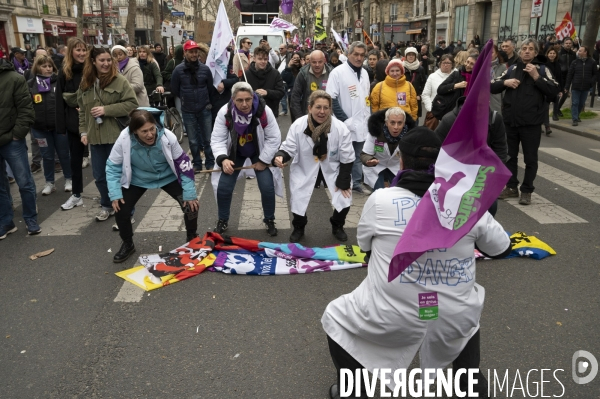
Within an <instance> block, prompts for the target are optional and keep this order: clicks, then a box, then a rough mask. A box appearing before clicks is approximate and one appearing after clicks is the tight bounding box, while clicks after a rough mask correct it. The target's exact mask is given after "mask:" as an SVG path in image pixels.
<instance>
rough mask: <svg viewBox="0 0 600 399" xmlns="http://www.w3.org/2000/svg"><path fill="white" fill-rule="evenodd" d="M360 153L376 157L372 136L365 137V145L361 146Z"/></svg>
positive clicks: (373, 137)
mask: <svg viewBox="0 0 600 399" xmlns="http://www.w3.org/2000/svg"><path fill="white" fill-rule="evenodd" d="M362 152H364V153H365V154H369V155H373V156H374V157H376V155H375V136H373V135H372V134H369V135H368V136H367V139H366V140H365V144H364V145H363V149H362Z"/></svg>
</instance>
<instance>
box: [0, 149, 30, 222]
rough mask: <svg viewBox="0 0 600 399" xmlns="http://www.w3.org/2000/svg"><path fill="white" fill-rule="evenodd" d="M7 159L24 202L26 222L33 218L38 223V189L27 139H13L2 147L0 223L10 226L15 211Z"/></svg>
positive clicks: (0, 152)
mask: <svg viewBox="0 0 600 399" xmlns="http://www.w3.org/2000/svg"><path fill="white" fill-rule="evenodd" d="M4 161H6V162H7V163H8V165H9V166H10V168H11V169H12V172H13V174H14V177H15V180H16V181H17V185H18V186H19V193H21V200H22V202H23V219H24V220H25V222H27V221H29V220H33V221H34V222H36V223H37V208H36V189H35V182H34V181H33V175H32V174H31V169H30V168H29V160H28V158H27V144H25V139H22V140H11V141H10V143H8V144H6V145H3V146H2V147H0V176H2V182H0V225H1V226H8V225H10V224H11V223H12V220H13V217H14V212H13V207H12V199H11V196H10V187H9V185H8V180H7V179H6V178H5V176H6V166H5V165H6V164H5V163H4Z"/></svg>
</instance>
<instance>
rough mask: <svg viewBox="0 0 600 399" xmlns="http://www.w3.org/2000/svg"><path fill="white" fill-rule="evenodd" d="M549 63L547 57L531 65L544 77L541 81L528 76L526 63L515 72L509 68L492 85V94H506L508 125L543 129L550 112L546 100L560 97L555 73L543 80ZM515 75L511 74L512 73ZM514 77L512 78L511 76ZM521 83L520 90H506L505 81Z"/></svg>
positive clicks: (541, 77) (505, 109)
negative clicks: (545, 65) (511, 80)
mask: <svg viewBox="0 0 600 399" xmlns="http://www.w3.org/2000/svg"><path fill="white" fill-rule="evenodd" d="M545 62H546V57H543V56H538V57H536V58H535V59H534V60H533V61H532V62H531V63H532V64H534V65H535V66H536V67H537V68H538V73H539V74H540V77H539V78H538V80H535V81H534V80H533V78H532V77H531V76H530V75H529V74H528V73H527V72H524V71H523V69H524V68H525V64H524V63H523V62H522V61H519V62H517V63H516V64H515V65H516V66H515V67H514V68H509V69H507V70H506V72H504V73H503V74H502V75H501V76H500V77H498V78H496V79H494V81H493V82H492V87H491V91H492V94H498V93H502V92H503V91H505V90H506V92H505V94H504V99H503V100H502V118H503V119H504V123H505V124H506V125H508V126H511V127H518V126H535V125H537V126H541V125H543V124H544V120H545V115H544V113H545V112H547V108H546V105H545V102H546V97H548V98H556V96H557V95H558V91H559V88H558V83H557V82H556V81H555V80H554V78H553V77H550V76H551V75H552V73H551V72H550V73H548V72H549V71H548V70H546V75H545V76H542V71H541V69H540V65H541V64H543V63H545ZM509 70H510V71H511V72H510V74H508V73H507V72H508V71H509ZM509 75H510V76H509ZM512 78H515V79H518V80H519V81H520V82H521V83H520V84H519V86H518V87H517V88H516V89H509V88H507V87H506V86H504V81H505V80H507V79H512Z"/></svg>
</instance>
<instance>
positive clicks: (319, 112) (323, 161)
mask: <svg viewBox="0 0 600 399" xmlns="http://www.w3.org/2000/svg"><path fill="white" fill-rule="evenodd" d="M331 113H332V100H331V96H330V95H329V94H327V93H326V92H325V91H323V90H316V91H314V92H313V93H312V94H311V95H310V97H309V99H308V115H305V116H302V117H300V118H298V119H297V120H296V121H295V122H294V123H293V124H292V126H291V127H290V130H289V132H288V134H287V137H286V140H285V141H284V142H283V143H282V144H281V148H280V149H279V151H278V152H277V154H275V159H274V160H273V165H275V166H278V167H280V168H283V167H284V164H285V163H286V162H288V161H289V160H290V159H292V158H294V160H293V161H292V166H291V167H290V193H291V202H292V214H293V215H294V220H293V221H292V225H293V226H294V230H293V231H292V235H291V236H290V241H291V242H299V241H300V239H301V238H302V237H303V236H304V227H305V226H306V224H307V223H308V218H307V216H306V209H307V208H308V202H309V201H310V197H311V195H312V192H313V190H314V188H315V181H320V180H325V182H326V183H327V187H328V188H329V192H330V193H331V203H332V205H333V207H334V208H335V209H334V211H333V216H332V217H331V218H330V219H329V221H330V222H331V226H332V233H333V235H334V236H335V238H336V239H338V240H339V241H347V240H348V235H347V234H346V232H345V231H344V224H345V222H346V215H347V214H348V211H349V210H350V205H351V204H352V187H351V186H352V166H353V164H354V157H355V155H354V147H352V137H351V136H350V131H349V130H348V128H347V127H346V125H345V124H344V123H343V122H341V121H339V120H337V119H336V118H333V117H332V116H331Z"/></svg>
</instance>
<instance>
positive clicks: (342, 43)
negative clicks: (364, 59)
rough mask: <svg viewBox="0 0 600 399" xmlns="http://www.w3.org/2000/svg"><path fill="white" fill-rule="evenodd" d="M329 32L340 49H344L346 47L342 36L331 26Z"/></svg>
mask: <svg viewBox="0 0 600 399" xmlns="http://www.w3.org/2000/svg"><path fill="white" fill-rule="evenodd" d="M331 33H333V38H334V39H335V41H336V42H337V44H338V45H339V46H340V48H341V49H342V50H344V51H346V49H347V48H348V47H347V46H346V43H345V42H344V39H342V37H341V36H340V35H339V34H338V33H337V32H336V31H335V30H334V29H333V28H331Z"/></svg>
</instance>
